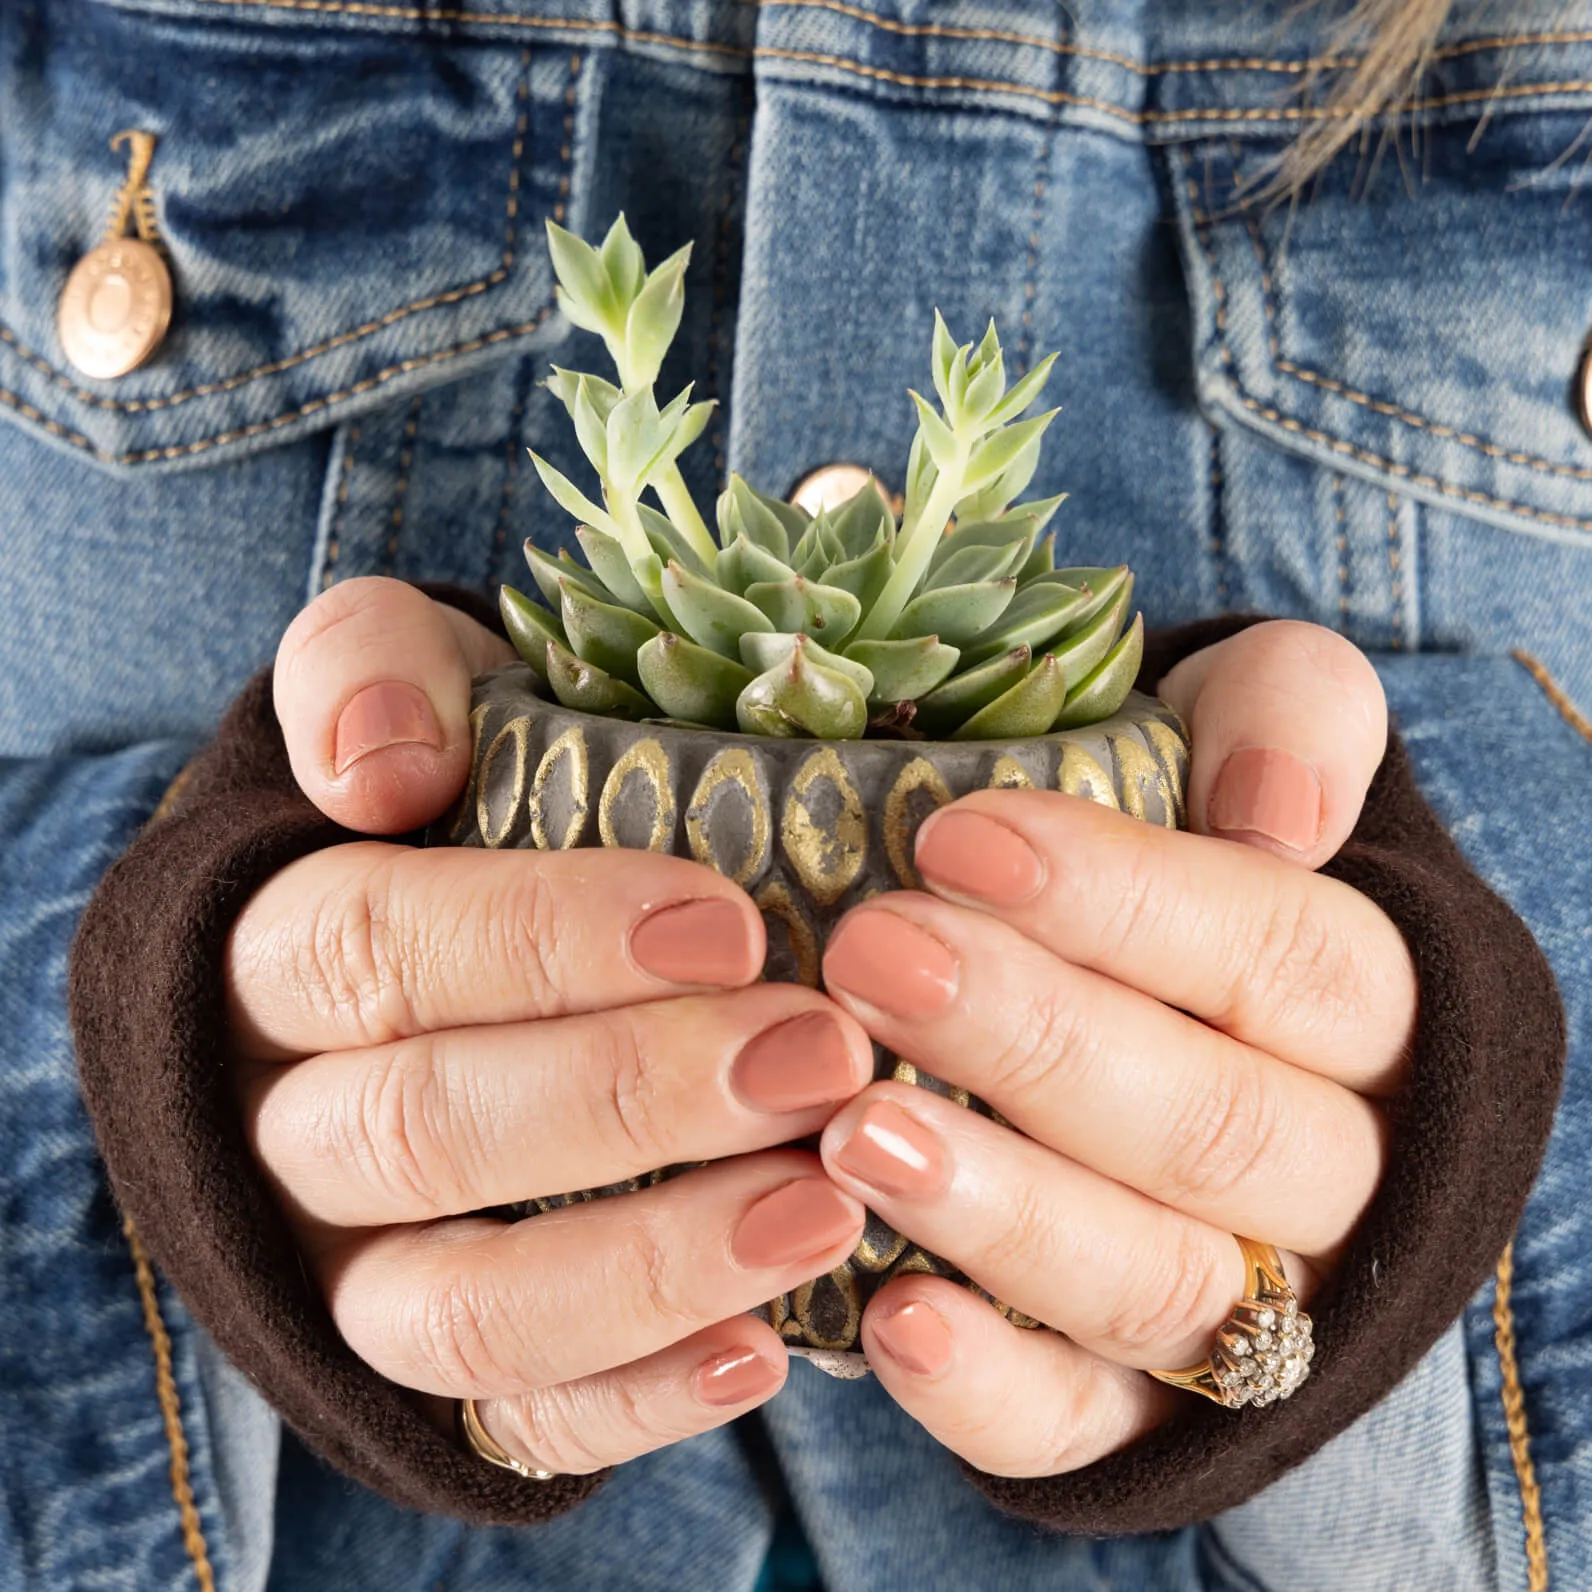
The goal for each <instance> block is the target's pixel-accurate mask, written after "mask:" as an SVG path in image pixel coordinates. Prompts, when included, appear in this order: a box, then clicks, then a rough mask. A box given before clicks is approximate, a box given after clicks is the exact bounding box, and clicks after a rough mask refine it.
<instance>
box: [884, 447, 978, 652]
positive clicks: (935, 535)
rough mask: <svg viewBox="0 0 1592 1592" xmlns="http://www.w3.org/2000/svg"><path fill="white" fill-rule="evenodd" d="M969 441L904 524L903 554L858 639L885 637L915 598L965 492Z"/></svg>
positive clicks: (970, 448) (941, 473) (958, 450)
mask: <svg viewBox="0 0 1592 1592" xmlns="http://www.w3.org/2000/svg"><path fill="white" fill-rule="evenodd" d="M972 451H973V450H972V446H971V445H970V444H969V443H965V442H961V441H958V443H957V447H956V454H955V456H954V458H953V459H952V460H951V462H950V464H949V466H948V467H947V468H946V469H944V470H942V471H940V473H939V475H938V477H937V478H936V480H935V482H934V490H933V491H932V492H930V493H929V497H928V501H927V502H926V503H925V504H924V505H923V512H922V513H921V514H920V515H919V516H918V518H917V519H916V521H913V522H909V523H907V524H904V525H903V526H902V527H901V543H902V546H901V556H900V557H899V558H898V559H897V560H896V566H895V568H894V569H893V570H892V571H891V572H890V578H889V580H887V581H886V582H885V586H884V590H883V591H882V592H880V593H879V600H878V601H877V602H876V603H874V605H873V610H872V612H871V613H869V614H868V616H867V618H865V619H864V620H863V622H862V624H861V626H860V627H859V628H858V631H857V635H856V638H855V639H856V640H858V641H883V640H884V638H885V637H886V636H888V635H889V634H890V630H891V627H892V626H893V625H894V624H895V622H896V620H898V619H899V618H900V617H901V610H902V609H903V608H905V607H906V605H907V604H908V602H910V601H911V599H912V594H913V592H915V591H916V590H917V587H918V582H919V581H920V580H922V579H923V572H924V570H926V569H927V568H928V567H929V560H930V559H931V558H933V556H934V549H935V547H936V545H937V544H938V543H939V540H940V535H941V533H942V532H943V531H944V530H945V527H946V524H947V523H948V521H949V520H950V518H951V510H952V509H954V508H955V507H956V504H957V500H958V499H959V498H960V497H961V496H962V481H963V478H964V477H965V476H966V474H967V464H968V459H969V458H970V457H971V455H972Z"/></svg>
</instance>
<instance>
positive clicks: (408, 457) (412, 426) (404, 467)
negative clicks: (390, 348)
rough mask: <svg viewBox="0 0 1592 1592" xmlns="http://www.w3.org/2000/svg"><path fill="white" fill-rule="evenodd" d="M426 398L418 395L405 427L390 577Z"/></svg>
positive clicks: (389, 551)
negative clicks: (423, 401) (421, 409)
mask: <svg viewBox="0 0 1592 1592" xmlns="http://www.w3.org/2000/svg"><path fill="white" fill-rule="evenodd" d="M424 397H425V394H424V393H416V394H415V396H414V399H413V400H412V401H411V403H410V405H409V419H408V421H407V422H406V423H405V425H404V438H403V444H402V447H401V449H400V451H399V454H398V490H397V493H396V494H395V496H394V502H393V506H392V517H391V522H390V528H389V529H388V532H387V546H386V549H385V552H384V562H385V563H386V566H387V573H388V574H389V575H391V574H392V572H393V570H394V568H395V567H396V565H397V562H398V538H399V537H400V536H401V535H402V534H403V528H404V505H405V503H406V501H407V499H408V496H409V471H410V467H411V466H412V465H413V464H414V462H415V432H416V431H418V430H419V429H420V402H421V400H422V399H423V398H424Z"/></svg>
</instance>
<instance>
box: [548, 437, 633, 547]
mask: <svg viewBox="0 0 1592 1592" xmlns="http://www.w3.org/2000/svg"><path fill="white" fill-rule="evenodd" d="M531 463H532V464H534V465H535V466H536V473H537V475H538V476H540V477H541V480H542V485H543V486H545V487H546V488H547V490H548V491H549V492H550V493H552V495H553V501H554V502H555V503H557V504H558V506H559V507H560V508H561V509H563V511H564V512H565V513H566V514H571V515H573V516H574V517H575V518H576V519H577V520H580V521H581V522H582V523H583V524H586V525H595V526H596V527H597V528H598V530H601V531H606V532H607V533H608V534H609V535H610V536H618V535H619V527H618V526H617V525H615V524H614V521H613V516H612V515H611V514H609V512H608V510H607V509H602V508H598V506H597V505H596V504H595V503H593V502H592V500H591V499H590V498H589V497H587V496H586V494H585V493H584V492H582V491H581V489H580V488H579V487H578V486H576V485H575V483H574V482H573V481H571V480H570V479H569V477H568V476H566V475H560V474H559V472H558V471H557V470H555V469H554V468H553V467H552V465H550V464H549V463H548V462H547V460H546V459H544V458H542V456H541V455H540V454H538V453H534V452H533V453H532V454H531Z"/></svg>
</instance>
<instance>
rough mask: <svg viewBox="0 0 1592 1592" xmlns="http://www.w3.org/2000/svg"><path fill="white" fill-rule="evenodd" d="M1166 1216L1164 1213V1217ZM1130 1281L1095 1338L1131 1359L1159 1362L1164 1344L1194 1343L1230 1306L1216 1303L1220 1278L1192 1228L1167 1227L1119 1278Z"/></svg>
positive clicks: (1225, 1302)
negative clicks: (1125, 1278)
mask: <svg viewBox="0 0 1592 1592" xmlns="http://www.w3.org/2000/svg"><path fill="white" fill-rule="evenodd" d="M1168 1214H1170V1213H1168ZM1124 1275H1125V1276H1126V1277H1128V1278H1131V1282H1130V1283H1129V1284H1128V1285H1127V1286H1125V1287H1124V1288H1123V1289H1122V1291H1121V1293H1120V1294H1119V1295H1118V1297H1117V1299H1116V1300H1115V1301H1114V1303H1113V1304H1112V1305H1111V1306H1110V1308H1109V1309H1108V1310H1107V1311H1106V1313H1105V1317H1104V1320H1103V1321H1102V1322H1101V1336H1102V1338H1103V1340H1104V1341H1106V1342H1108V1343H1110V1344H1112V1345H1113V1346H1114V1347H1115V1348H1116V1350H1117V1351H1118V1352H1120V1353H1125V1354H1127V1355H1128V1356H1129V1357H1130V1358H1131V1359H1135V1360H1138V1359H1144V1360H1146V1361H1147V1362H1148V1363H1150V1364H1153V1365H1159V1364H1161V1363H1163V1361H1164V1359H1165V1354H1166V1347H1167V1345H1177V1344H1183V1343H1188V1342H1190V1341H1199V1340H1201V1339H1203V1338H1205V1337H1207V1336H1209V1335H1210V1334H1211V1333H1213V1332H1214V1331H1215V1330H1216V1327H1217V1326H1218V1325H1219V1324H1220V1323H1221V1321H1222V1320H1223V1318H1224V1317H1225V1315H1226V1313H1227V1310H1228V1309H1229V1308H1230V1307H1231V1305H1232V1303H1233V1301H1232V1299H1231V1298H1220V1299H1219V1298H1218V1297H1217V1291H1216V1290H1217V1288H1218V1287H1219V1286H1220V1283H1221V1279H1220V1278H1219V1277H1218V1275H1217V1269H1216V1267H1215V1266H1214V1265H1213V1264H1212V1257H1211V1253H1210V1249H1209V1247H1208V1245H1206V1244H1205V1243H1204V1242H1202V1241H1201V1238H1200V1236H1199V1230H1198V1229H1197V1228H1195V1227H1194V1225H1193V1224H1192V1223H1189V1222H1187V1221H1184V1220H1183V1219H1181V1218H1177V1219H1175V1220H1174V1221H1172V1222H1171V1223H1169V1224H1168V1225H1167V1226H1166V1227H1165V1228H1164V1229H1163V1231H1162V1233H1161V1234H1160V1235H1159V1237H1158V1239H1157V1240H1156V1241H1154V1242H1152V1243H1151V1244H1150V1245H1149V1246H1148V1248H1147V1249H1146V1251H1145V1253H1144V1257H1143V1259H1142V1260H1141V1261H1140V1263H1139V1264H1138V1265H1136V1266H1134V1267H1133V1268H1131V1270H1128V1271H1126V1272H1125V1274H1124Z"/></svg>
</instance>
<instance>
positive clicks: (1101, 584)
mask: <svg viewBox="0 0 1592 1592" xmlns="http://www.w3.org/2000/svg"><path fill="white" fill-rule="evenodd" d="M1044 578H1045V579H1046V580H1048V581H1055V582H1057V583H1059V584H1064V585H1067V586H1073V587H1076V588H1077V589H1078V590H1079V591H1081V592H1085V593H1087V595H1088V597H1089V601H1088V603H1087V605H1086V606H1085V607H1084V608H1082V609H1081V610H1080V611H1079V612H1078V613H1077V614H1075V615H1074V616H1073V617H1072V619H1071V620H1069V621H1068V623H1069V625H1070V627H1071V628H1073V629H1081V628H1082V627H1083V626H1084V625H1086V624H1088V623H1089V621H1090V620H1091V619H1093V618H1094V616H1095V615H1096V614H1098V613H1100V612H1102V611H1103V610H1104V609H1106V608H1109V607H1110V606H1111V605H1112V604H1113V603H1114V602H1116V601H1117V599H1118V598H1119V597H1121V596H1122V593H1123V592H1124V591H1126V592H1127V594H1128V595H1129V596H1130V597H1131V596H1132V595H1133V573H1132V571H1131V570H1130V569H1129V568H1128V566H1127V565H1126V564H1118V565H1117V567H1116V568H1115V569H1058V570H1054V571H1052V573H1051V574H1049V575H1047V576H1045V577H1044Z"/></svg>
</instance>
